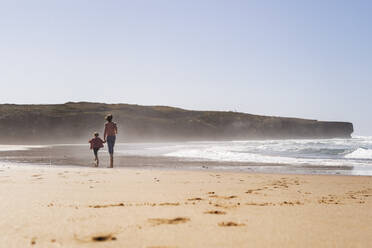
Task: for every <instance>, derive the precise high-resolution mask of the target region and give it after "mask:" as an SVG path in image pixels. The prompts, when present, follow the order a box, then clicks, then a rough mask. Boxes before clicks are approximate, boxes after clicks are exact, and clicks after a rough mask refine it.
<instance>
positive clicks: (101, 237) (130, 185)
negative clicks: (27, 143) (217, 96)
mask: <svg viewBox="0 0 372 248" xmlns="http://www.w3.org/2000/svg"><path fill="white" fill-rule="evenodd" d="M0 185H1V187H0V196H1V203H0V230H1V233H2V235H1V236H0V244H1V247H146V248H150V247H152V248H155V247H157V248H160V247H162V248H165V247H167V248H170V247H371V246H372V235H371V233H372V211H371V207H372V177H362V176H324V175H284V174H250V173H233V172H216V171H182V170H162V169H156V170H155V169H154V170H151V169H140V170H138V169H123V168H120V169H101V168H98V169H95V168H80V167H76V168H73V167H58V168H56V167H51V168H47V167H45V168H43V167H23V166H16V167H6V166H3V167H2V168H1V170H0ZM4 244H6V246H3V245H4Z"/></svg>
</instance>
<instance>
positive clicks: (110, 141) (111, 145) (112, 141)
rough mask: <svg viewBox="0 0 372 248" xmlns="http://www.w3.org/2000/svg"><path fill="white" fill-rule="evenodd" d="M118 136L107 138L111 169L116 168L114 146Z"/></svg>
mask: <svg viewBox="0 0 372 248" xmlns="http://www.w3.org/2000/svg"><path fill="white" fill-rule="evenodd" d="M115 140H116V136H107V147H108V150H109V153H110V168H113V167H114V146H115Z"/></svg>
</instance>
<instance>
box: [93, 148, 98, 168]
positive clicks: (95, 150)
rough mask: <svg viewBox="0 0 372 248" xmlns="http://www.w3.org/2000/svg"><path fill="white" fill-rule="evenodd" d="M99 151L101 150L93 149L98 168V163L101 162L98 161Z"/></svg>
mask: <svg viewBox="0 0 372 248" xmlns="http://www.w3.org/2000/svg"><path fill="white" fill-rule="evenodd" d="M98 150H99V148H94V149H93V152H94V158H95V160H96V165H97V166H98V162H99V160H98Z"/></svg>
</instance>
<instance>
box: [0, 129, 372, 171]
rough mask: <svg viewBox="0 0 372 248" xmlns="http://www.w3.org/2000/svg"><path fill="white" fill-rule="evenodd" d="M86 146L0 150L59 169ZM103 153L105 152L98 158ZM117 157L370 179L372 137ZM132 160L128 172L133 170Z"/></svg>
mask: <svg viewBox="0 0 372 248" xmlns="http://www.w3.org/2000/svg"><path fill="white" fill-rule="evenodd" d="M87 146H88V145H87V144H74V145H70V144H65V145H47V146H19V145H11V146H9V145H0V161H2V162H3V164H4V163H9V162H12V163H36V162H38V163H39V164H45V165H46V164H48V165H53V164H55V165H61V163H62V162H61V161H62V159H61V156H63V157H65V158H67V159H64V160H63V161H64V162H65V163H66V165H80V166H81V165H84V163H83V162H77V161H78V160H79V159H74V156H75V157H79V156H81V154H82V153H83V154H84V155H87V156H91V154H90V152H89V150H88V149H87ZM17 151H18V152H17ZM104 153H106V150H105V149H104V150H103V152H101V154H104ZM58 156H59V157H58ZM115 156H116V157H122V158H123V159H125V158H126V159H127V160H124V162H123V164H121V165H120V166H125V164H127V165H128V163H125V161H128V159H129V158H131V157H136V158H141V157H143V158H146V157H148V158H154V159H156V158H159V159H161V161H166V159H167V158H168V159H170V161H172V163H177V161H179V162H183V163H182V166H184V167H185V169H188V168H192V169H198V168H200V169H206V168H208V169H216V170H232V171H247V172H274V173H281V172H282V173H303V174H343V175H372V137H367V136H354V137H353V138H351V139H286V140H246V141H203V142H171V143H119V144H117V145H116V147H115ZM35 158H37V159H35ZM69 158H70V159H69ZM57 161H58V163H57ZM133 161H134V160H133ZM133 161H132V162H131V163H130V166H131V167H135V166H136V162H133ZM136 161H138V166H142V164H143V162H141V161H142V160H140V159H139V160H136ZM0 163H1V162H0ZM159 163H160V162H159ZM159 163H158V164H159ZM172 163H167V166H170V167H172ZM153 164H154V165H155V164H156V163H153ZM182 166H176V167H177V168H180V167H182Z"/></svg>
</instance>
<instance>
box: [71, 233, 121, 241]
mask: <svg viewBox="0 0 372 248" xmlns="http://www.w3.org/2000/svg"><path fill="white" fill-rule="evenodd" d="M74 238H75V239H76V240H78V241H80V242H84V243H87V242H105V241H115V240H117V238H116V237H115V236H114V234H113V233H108V234H97V235H93V236H87V237H83V238H79V237H77V235H76V234H75V235H74Z"/></svg>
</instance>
